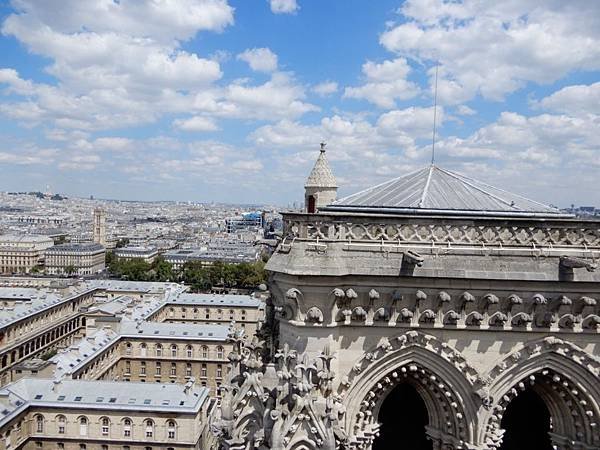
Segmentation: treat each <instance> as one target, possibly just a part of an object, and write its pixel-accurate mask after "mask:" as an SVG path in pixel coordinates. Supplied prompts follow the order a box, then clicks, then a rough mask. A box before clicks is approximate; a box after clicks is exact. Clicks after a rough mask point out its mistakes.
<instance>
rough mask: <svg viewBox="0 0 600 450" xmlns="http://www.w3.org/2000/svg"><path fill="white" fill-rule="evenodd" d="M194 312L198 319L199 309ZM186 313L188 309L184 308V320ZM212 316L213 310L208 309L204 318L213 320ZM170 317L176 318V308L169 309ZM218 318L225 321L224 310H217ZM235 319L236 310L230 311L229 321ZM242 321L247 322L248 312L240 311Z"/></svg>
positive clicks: (182, 315) (182, 309) (182, 313)
mask: <svg viewBox="0 0 600 450" xmlns="http://www.w3.org/2000/svg"><path fill="white" fill-rule="evenodd" d="M192 312H193V314H194V317H198V312H199V311H198V308H194V309H193V310H192ZM186 313H187V308H185V307H182V308H181V317H182V318H183V319H185V316H186ZM210 315H211V310H210V309H209V308H206V309H205V310H204V318H205V319H210V318H211V317H210ZM169 317H175V308H169ZM217 318H218V319H223V310H222V309H217ZM234 319H235V310H233V309H230V310H229V320H234ZM240 319H241V320H246V310H244V309H242V310H241V311H240Z"/></svg>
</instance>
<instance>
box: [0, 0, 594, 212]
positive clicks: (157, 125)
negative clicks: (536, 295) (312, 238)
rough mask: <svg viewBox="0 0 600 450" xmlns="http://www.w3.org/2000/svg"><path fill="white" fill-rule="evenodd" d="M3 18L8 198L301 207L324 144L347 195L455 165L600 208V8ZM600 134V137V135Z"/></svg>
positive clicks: (400, 5)
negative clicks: (431, 165) (38, 194)
mask: <svg viewBox="0 0 600 450" xmlns="http://www.w3.org/2000/svg"><path fill="white" fill-rule="evenodd" d="M365 4H366V3H365V2H364V1H358V0H351V1H344V2H339V1H322V2H314V1H308V0H304V1H303V0H271V1H270V2H269V1H266V0H265V1H263V0H257V1H256V2H242V1H234V0H231V1H225V0H205V1H203V0H198V1H192V0H189V1H186V2H177V3H172V4H169V3H168V2H165V3H164V4H162V9H161V12H160V14H159V13H158V12H157V11H158V10H157V9H155V7H156V4H155V3H153V2H150V1H148V2H142V3H136V6H135V7H134V6H133V3H132V2H129V1H121V2H95V3H91V2H89V3H88V2H86V3H85V4H84V3H81V2H65V3H64V7H62V8H60V11H59V10H57V9H56V8H54V9H53V8H52V7H51V6H48V4H47V3H46V2H37V1H25V0H19V1H16V0H15V1H13V2H4V3H2V4H1V5H0V23H1V32H2V34H1V36H0V51H1V52H2V54H3V62H2V64H0V130H2V133H1V137H0V175H2V180H3V181H2V183H0V190H1V191H30V190H37V189H41V188H42V187H45V186H47V185H50V186H52V190H53V191H55V192H59V193H64V194H66V195H69V196H77V197H82V198H85V197H89V196H90V195H94V196H95V197H98V198H112V199H122V200H142V201H144V200H145V201H152V200H156V201H161V200H170V201H198V202H213V201H214V202H225V203H252V204H256V203H276V204H289V203H291V202H294V201H298V200H300V198H299V195H298V193H299V192H301V190H302V186H303V184H304V181H305V176H306V173H307V172H308V170H309V169H310V167H311V165H312V163H313V161H314V159H315V157H316V154H317V153H318V144H319V142H320V141H322V140H325V141H326V142H328V146H327V149H328V152H327V155H328V158H329V160H330V162H331V165H332V169H333V171H334V173H335V174H336V177H337V178H338V181H339V185H340V194H341V195H347V194H350V193H353V192H356V191H358V190H360V189H362V188H365V187H368V186H371V185H375V184H377V183H379V182H382V181H385V180H387V179H390V178H394V177H398V176H401V175H404V174H406V173H408V172H410V171H413V170H416V169H419V168H421V167H424V166H425V165H427V164H428V162H429V157H430V146H431V133H432V125H433V110H432V104H433V98H432V95H431V92H432V85H433V84H434V72H435V66H436V64H438V63H439V90H438V105H439V106H438V136H437V144H436V149H437V152H436V153H437V155H436V156H437V162H438V163H439V164H440V165H441V166H443V167H445V168H449V169H451V170H456V171H459V172H461V173H464V174H465V175H467V176H470V177H473V178H476V179H480V180H482V181H486V182H489V183H490V184H493V185H497V186H501V187H507V188H508V189H509V190H511V191H514V192H517V193H519V194H522V195H524V196H527V197H530V198H533V199H535V200H539V201H541V202H545V203H552V204H555V205H557V206H559V207H567V206H569V205H570V204H571V203H575V204H593V205H597V204H599V203H600V194H599V193H598V189H597V188H596V187H595V186H596V181H595V178H596V174H597V172H598V169H599V167H600V166H599V163H598V150H599V149H598V143H597V129H598V124H599V123H600V106H599V105H600V81H599V80H600V76H599V70H600V50H599V49H600V45H599V44H600V24H599V20H600V19H599V17H600V4H598V3H594V2H587V1H574V2H569V3H567V4H565V3H564V2H558V1H551V2H537V1H529V2H508V3H506V2H503V3H502V4H501V5H498V4H495V3H489V4H485V3H481V2H470V1H465V2H458V3H456V2H451V3H448V2H442V1H433V0H428V1H425V0H414V1H408V2H401V1H391V0H385V1H381V2H376V3H375V4H373V3H371V2H369V7H365ZM594 131H596V133H594Z"/></svg>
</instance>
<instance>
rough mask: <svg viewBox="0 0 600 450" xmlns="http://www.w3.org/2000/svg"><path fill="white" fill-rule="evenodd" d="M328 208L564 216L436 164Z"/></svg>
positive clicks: (544, 206) (550, 207)
mask: <svg viewBox="0 0 600 450" xmlns="http://www.w3.org/2000/svg"><path fill="white" fill-rule="evenodd" d="M325 209H328V210H345V211H349V210H354V211H361V210H362V211H365V210H371V211H372V210H379V211H382V212H384V211H386V212H398V213H401V212H415V213H418V212H425V213H442V214H482V215H486V216H490V215H491V216H531V215H535V216H538V215H544V216H546V215H547V216H550V217H556V216H564V215H565V214H563V213H561V212H560V210H558V209H557V208H554V207H552V206H548V205H545V204H543V203H540V202H537V201H535V200H530V199H528V198H525V197H523V196H521V195H517V194H513V193H511V192H507V191H505V190H503V189H499V188H496V187H493V186H490V185H489V184H487V183H484V182H482V181H478V180H474V179H472V178H469V177H466V176H464V175H461V174H459V173H456V172H451V171H449V170H445V169H442V168H440V167H437V166H435V165H433V164H432V165H431V166H429V167H425V168H423V169H420V170H418V171H416V172H412V173H409V174H407V175H404V176H401V177H398V178H394V179H392V180H389V181H386V182H384V183H382V184H379V185H377V186H374V187H371V188H368V189H365V190H364V191H361V192H358V193H356V194H353V195H350V196H348V197H344V198H341V199H339V200H337V201H335V202H334V203H332V204H331V205H329V206H327V207H326V208H325Z"/></svg>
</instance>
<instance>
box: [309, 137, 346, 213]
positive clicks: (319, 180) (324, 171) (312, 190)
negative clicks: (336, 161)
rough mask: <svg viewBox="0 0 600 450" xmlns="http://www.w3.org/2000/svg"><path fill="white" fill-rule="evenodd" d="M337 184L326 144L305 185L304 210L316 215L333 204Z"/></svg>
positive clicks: (322, 144)
mask: <svg viewBox="0 0 600 450" xmlns="http://www.w3.org/2000/svg"><path fill="white" fill-rule="evenodd" d="M337 188H338V186H337V182H336V181H335V177H334V176H333V173H332V172H331V169H330V168H329V163H328V162H327V158H326V157H325V143H324V142H322V143H321V153H320V154H319V157H318V158H317V162H315V166H314V167H313V169H312V171H311V172H310V175H309V176H308V179H307V180H306V184H305V185H304V210H305V211H306V212H308V213H311V214H312V213H316V212H317V211H318V210H319V208H322V207H324V206H327V205H329V204H331V203H333V202H334V201H335V199H336V196H337Z"/></svg>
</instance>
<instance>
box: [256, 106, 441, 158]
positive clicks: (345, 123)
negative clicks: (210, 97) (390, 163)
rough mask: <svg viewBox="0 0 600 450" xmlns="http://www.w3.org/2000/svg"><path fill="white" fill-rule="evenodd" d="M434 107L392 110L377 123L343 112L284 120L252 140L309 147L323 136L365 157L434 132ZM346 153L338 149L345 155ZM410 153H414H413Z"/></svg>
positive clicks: (258, 132) (277, 145) (400, 147)
mask: <svg viewBox="0 0 600 450" xmlns="http://www.w3.org/2000/svg"><path fill="white" fill-rule="evenodd" d="M438 113H439V120H440V123H442V122H443V120H444V114H443V110H441V109H440V110H438ZM432 123H433V108H418V107H410V108H406V109H402V110H392V111H388V112H386V113H384V114H382V115H380V116H379V118H378V119H377V120H376V121H375V123H374V124H373V123H371V122H369V121H367V120H365V119H362V118H346V117H342V116H340V115H334V116H331V117H324V118H323V119H321V122H320V124H319V125H312V126H311V125H303V124H301V123H298V122H293V121H290V120H282V121H280V122H278V123H276V124H273V125H265V126H262V127H260V128H258V129H257V130H256V131H254V132H253V133H252V134H251V140H252V141H253V142H254V143H255V144H257V145H259V146H265V147H274V148H296V149H300V148H307V147H311V146H314V145H316V144H317V143H318V142H320V141H321V140H322V139H324V140H326V141H327V142H330V143H331V144H332V145H334V146H335V147H336V148H338V149H342V150H341V152H343V154H344V155H345V157H346V158H351V157H356V156H359V158H361V157H362V155H365V154H370V153H373V152H375V153H376V152H378V151H388V150H390V149H392V148H393V149H396V151H400V152H404V151H408V150H409V149H413V148H415V146H416V143H417V140H418V139H422V138H426V139H428V138H429V137H430V136H431V132H432V131H431V130H432ZM341 154H342V153H337V155H338V157H341V156H340V155H341ZM407 156H409V157H411V158H412V157H413V156H412V153H410V152H409V153H407Z"/></svg>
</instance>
